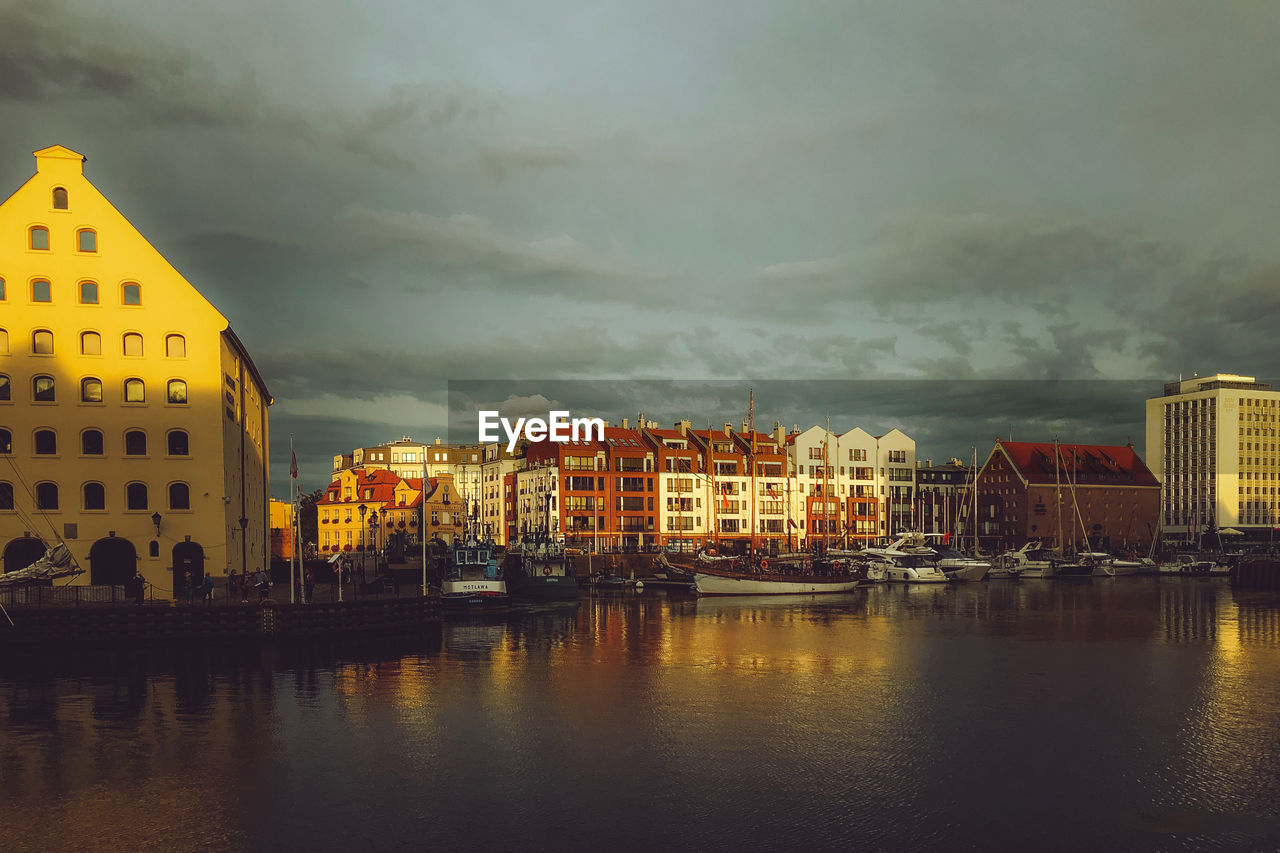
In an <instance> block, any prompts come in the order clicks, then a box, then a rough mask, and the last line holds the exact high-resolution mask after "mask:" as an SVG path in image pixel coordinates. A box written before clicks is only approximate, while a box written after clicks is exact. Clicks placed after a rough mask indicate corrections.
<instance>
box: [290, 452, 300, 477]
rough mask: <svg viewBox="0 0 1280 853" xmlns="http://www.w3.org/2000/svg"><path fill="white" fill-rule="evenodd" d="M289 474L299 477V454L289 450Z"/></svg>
mask: <svg viewBox="0 0 1280 853" xmlns="http://www.w3.org/2000/svg"><path fill="white" fill-rule="evenodd" d="M289 476H290V477H292V478H293V479H295V480H296V479H298V454H296V453H294V452H293V451H292V450H290V451H289Z"/></svg>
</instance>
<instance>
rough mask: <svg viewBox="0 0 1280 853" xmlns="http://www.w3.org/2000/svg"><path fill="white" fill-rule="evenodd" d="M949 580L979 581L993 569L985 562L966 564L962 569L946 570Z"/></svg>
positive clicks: (960, 581)
mask: <svg viewBox="0 0 1280 853" xmlns="http://www.w3.org/2000/svg"><path fill="white" fill-rule="evenodd" d="M943 571H944V572H946V575H947V580H949V581H953V582H957V583H966V582H967V583H977V582H978V581H981V580H983V579H984V578H986V576H987V574H988V573H989V572H990V571H991V567H990V566H988V565H985V564H979V565H973V566H965V567H963V568H960V569H953V570H950V571H948V570H946V569H943Z"/></svg>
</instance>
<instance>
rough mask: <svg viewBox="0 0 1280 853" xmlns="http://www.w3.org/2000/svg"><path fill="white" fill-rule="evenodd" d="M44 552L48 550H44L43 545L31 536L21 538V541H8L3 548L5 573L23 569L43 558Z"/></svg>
mask: <svg viewBox="0 0 1280 853" xmlns="http://www.w3.org/2000/svg"><path fill="white" fill-rule="evenodd" d="M46 550H48V549H46V548H45V544H44V543H43V542H41V541H40V540H39V539H36V538H35V537H33V536H23V537H22V538H21V539H14V540H12V541H10V542H9V544H8V545H6V546H4V570H5V572H16V571H18V570H19V569H25V568H26V567H27V566H29V565H31V564H32V563H34V562H35V561H36V560H38V559H40V558H41V557H43V556H44V552H45V551H46Z"/></svg>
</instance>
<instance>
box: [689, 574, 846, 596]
mask: <svg viewBox="0 0 1280 853" xmlns="http://www.w3.org/2000/svg"><path fill="white" fill-rule="evenodd" d="M861 582H862V581H861V580H860V579H858V578H831V579H828V578H804V577H797V578H791V579H788V578H769V577H752V576H749V575H727V574H726V575H720V574H714V575H713V574H708V573H706V572H697V573H696V574H695V575H694V588H695V589H696V590H697V591H698V594H699V595H813V594H818V593H834V592H849V591H851V590H853V589H856V588H857V587H858V585H859V584H860V583H861Z"/></svg>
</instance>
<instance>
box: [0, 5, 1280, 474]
mask: <svg viewBox="0 0 1280 853" xmlns="http://www.w3.org/2000/svg"><path fill="white" fill-rule="evenodd" d="M1277 33H1280V8H1277V7H1276V5H1275V4H1274V3H1265V2H1238V3H1232V4H1229V5H1227V6H1222V5H1216V4H1205V3H1203V2H1200V0H1170V1H1169V2H1159V3H1157V2H1145V0H1138V1H1137V2H1132V3H1124V4H1116V3H1114V2H1109V0H1080V2H1074V3H1069V4H1064V3H1050V2H1026V3H1019V4H1008V3H996V2H991V1H990V0H968V2H964V3H955V2H944V0H903V2H897V3H883V2H849V3H841V4H830V3H818V2H800V3H770V2H750V3H746V4H737V5H734V6H733V7H731V8H730V7H728V6H724V5H720V4H703V5H699V6H694V7H691V6H689V5H688V4H684V3H675V2H666V0H655V2H650V3H633V4H608V3H606V4H591V5H588V6H583V5H582V4H570V3H562V2H558V1H557V0H552V2H548V3H542V4H537V5H536V6H530V5H529V4H527V3H518V2H514V0H496V2H492V3H484V4H466V3H455V2H443V3H437V4H432V5H430V6H423V5H421V4H412V3H387V4H382V5H381V6H379V7H378V9H377V14H369V12H368V10H367V9H365V8H363V7H358V6H354V5H341V4H326V5H324V6H323V7H317V6H315V5H314V4H308V3H303V2H301V0H285V2H281V3H275V4H271V5H270V6H268V7H262V6H260V5H254V6H250V5H249V4H246V3H243V2H240V0H230V2H229V4H220V5H219V6H217V7H216V8H214V7H209V8H205V7H194V6H189V5H187V4H176V5H173V4H171V5H169V6H165V5H161V6H157V5H156V4H153V3H144V2H142V0H107V2H103V3H97V4H93V6H92V7H91V8H90V7H85V6H83V4H72V3H69V2H56V0H55V2H52V3H46V4H40V5H39V6H32V5H31V4H19V3H16V2H12V0H0V106H2V107H3V109H4V115H5V131H6V132H5V139H6V140H7V144H8V146H9V148H8V151H7V152H6V153H5V156H4V157H3V158H0V185H7V186H9V187H16V186H18V185H19V184H20V183H21V182H22V181H24V180H25V179H26V178H27V177H28V176H29V175H30V174H31V172H32V170H33V168H34V163H33V161H31V160H29V159H27V158H28V153H29V152H31V151H34V150H36V149H38V148H42V147H44V146H46V145H50V144H55V143H56V144H63V145H67V146H69V147H71V148H74V149H76V150H78V151H81V152H82V153H84V154H85V155H86V156H87V157H88V164H87V174H88V176H89V178H90V179H91V180H92V181H94V183H95V184H96V185H97V186H98V187H100V188H101V189H102V190H103V191H104V193H106V195H107V196H108V197H109V198H110V199H111V200H112V201H113V203H115V204H116V206H117V207H118V208H120V210H121V211H122V212H123V213H124V214H125V215H126V216H127V217H129V218H130V220H131V221H132V222H134V224H135V225H137V226H138V227H139V229H140V230H141V231H142V232H143V233H144V234H145V235H146V236H147V237H148V238H149V239H150V240H151V241H152V243H153V244H154V245H156V246H157V247H158V248H159V249H160V250H161V252H163V253H164V254H165V255H166V257H168V258H169V260H170V261H171V262H173V263H174V265H175V266H176V267H177V268H178V269H179V270H180V271H181V272H183V273H184V275H186V276H187V277H188V278H189V279H190V280H191V281H192V282H193V284H195V285H196V286H197V287H198V288H200V290H201V291H202V292H203V293H204V294H205V295H206V296H207V297H208V298H209V299H210V300H211V301H212V302H213V303H214V304H215V305H216V306H217V307H218V308H219V309H220V310H221V311H222V312H223V313H224V314H225V315H226V316H227V317H228V318H230V320H231V322H232V324H233V325H234V327H235V328H236V331H237V333H238V334H239V335H240V336H241V338H242V339H243V340H244V341H245V342H246V344H247V345H248V347H249V348H250V350H251V352H253V354H254V356H255V359H256V361H257V362H258V364H259V366H260V368H261V369H262V372H263V373H264V375H265V377H266V379H267V382H268V384H269V385H270V386H271V388H272V390H273V392H274V393H275V394H276V397H277V400H278V405H279V408H278V410H277V412H276V415H275V418H274V420H273V459H274V460H276V461H279V460H280V459H281V458H282V455H283V457H284V458H287V450H282V448H285V447H287V437H288V435H289V433H293V434H294V436H295V441H296V443H297V445H298V447H299V458H300V459H301V460H302V461H303V466H304V472H305V476H307V477H310V478H311V479H321V478H323V477H324V476H325V474H326V472H327V470H328V466H329V459H330V458H331V457H332V455H333V454H335V453H338V452H341V451H342V450H344V449H346V450H349V449H350V446H349V445H354V444H359V443H366V442H374V441H380V440H384V439H386V438H388V437H395V436H397V435H400V434H412V435H415V436H417V437H428V436H434V435H436V434H441V433H443V432H445V431H446V430H447V427H448V424H447V423H446V421H445V419H444V414H443V413H444V412H445V411H446V410H447V398H448V387H449V382H450V380H461V379H504V380H507V379H525V380H528V381H530V382H535V383H536V382H546V383H550V382H552V381H554V380H557V379H566V378H573V379H584V380H586V379H604V378H609V379H686V380H707V381H714V380H725V379H732V380H742V381H744V382H764V381H770V380H773V381H777V382H778V383H779V384H777V385H773V386H769V387H768V388H767V389H764V390H765V391H766V392H767V393H764V394H762V395H760V396H761V397H762V399H763V400H764V402H765V405H766V408H767V410H768V411H769V412H770V415H769V418H770V422H771V420H772V418H775V417H776V418H777V419H780V420H782V421H783V422H785V423H787V424H788V425H790V424H791V423H793V422H799V423H800V424H801V425H804V423H805V422H806V421H811V420H813V419H815V418H818V417H821V416H825V415H823V412H825V411H828V410H831V409H836V408H838V407H837V406H836V405H835V402H833V401H831V400H829V399H828V398H827V396H824V395H826V394H827V393H828V392H827V391H824V390H822V387H823V386H816V385H813V384H812V383H814V382H825V381H832V380H835V381H846V380H882V381H885V382H897V383H908V384H909V383H912V382H922V381H927V380H937V381H939V382H941V383H943V384H942V385H934V384H930V385H928V386H924V385H921V386H918V391H917V392H915V393H912V392H909V391H905V392H903V393H902V394H901V395H899V398H898V400H897V402H893V401H890V402H887V403H886V404H885V406H887V407H890V408H891V407H892V406H894V405H896V406H897V407H898V411H899V412H900V414H899V415H897V416H894V415H892V413H891V412H889V409H888V408H878V409H877V410H876V411H877V413H878V414H876V415H875V417H876V418H879V419H880V421H883V422H884V423H889V422H894V423H895V425H897V423H898V422H900V424H901V425H902V426H903V428H905V429H906V430H907V431H908V432H911V433H912V434H914V435H916V436H917V438H918V439H920V441H921V442H922V450H923V452H926V453H928V454H929V455H932V456H934V457H935V458H937V457H944V456H948V455H953V454H956V455H963V454H964V452H966V451H967V450H968V448H969V447H971V445H972V444H973V442H974V441H976V438H974V437H973V436H980V435H985V434H988V433H990V434H1007V433H1008V430H1009V429H1010V427H1012V428H1013V431H1014V434H1015V437H1016V436H1017V435H1019V434H1022V431H1023V429H1034V430H1036V431H1038V432H1044V431H1061V434H1062V436H1063V437H1064V438H1079V437H1080V436H1082V435H1085V434H1088V435H1090V436H1097V437H1098V439H1099V440H1103V439H1105V438H1108V437H1109V438H1110V440H1112V441H1116V442H1122V441H1123V440H1125V439H1126V438H1128V437H1131V433H1132V432H1133V424H1134V423H1136V422H1138V421H1140V419H1141V411H1142V397H1143V396H1144V395H1145V394H1148V393H1157V392H1158V390H1159V387H1160V382H1161V381H1163V380H1167V379H1170V378H1173V377H1175V376H1177V375H1178V374H1179V373H1185V374H1188V375H1189V374H1190V373H1192V372H1200V373H1207V372H1216V371H1229V372H1238V373H1245V374H1252V375H1257V376H1259V377H1266V376H1275V375H1280V354H1278V353H1277V350H1276V348H1275V347H1273V346H1271V345H1270V340H1271V336H1272V329H1271V326H1272V323H1271V319H1270V318H1271V317H1272V316H1273V315H1274V313H1275V311H1274V309H1277V308H1280V304H1278V303H1277V300H1278V299H1280V297H1278V296H1277V293H1280V272H1278V271H1280V250H1278V249H1277V248H1276V246H1277V243H1276V240H1275V235H1274V228H1275V223H1276V222H1278V221H1280V194H1277V193H1276V192H1275V191H1274V187H1275V186H1276V185H1277V183H1280V181H1278V180H1277V179H1278V178H1280V160H1277V158H1276V157H1275V151H1276V150H1280V101H1278V100H1277V99H1276V98H1275V97H1274V93H1273V91H1272V90H1273V88H1274V87H1273V83H1272V81H1274V80H1276V79H1280V50H1276V49H1275V44H1276V38H1277ZM1012 380H1019V386H1020V385H1021V381H1022V380H1026V381H1029V382H1031V383H1033V384H1034V383H1035V382H1053V381H1069V380H1087V381H1092V382H1099V383H1103V384H1104V385H1103V386H1100V387H1106V388H1110V389H1113V390H1111V391H1100V392H1099V394H1098V398H1099V399H1100V400H1105V402H1106V404H1105V405H1103V406H1096V407H1095V406H1086V405H1084V403H1083V402H1082V403H1081V404H1080V406H1077V407H1075V408H1073V409H1069V410H1068V414H1067V415H1065V416H1064V417H1065V418H1066V420H1062V419H1061V418H1059V417H1058V416H1057V415H1056V414H1051V413H1050V409H1051V408H1052V407H1051V403H1052V397H1048V398H1046V397H1042V396H1039V395H1033V397H1032V399H1034V400H1035V401H1037V404H1038V405H1039V406H1040V408H1039V409H1036V408H1034V407H1033V408H1028V407H1027V406H1025V405H1023V404H1022V403H1021V402H1020V401H1021V400H1022V399H1023V398H1022V397H1019V396H1018V395H1006V394H1002V393H1000V392H999V391H998V390H996V389H998V387H999V384H998V383H999V381H1012ZM986 381H990V382H992V383H995V384H991V385H983V384H968V383H969V382H976V383H982V382H986ZM1130 381H1133V382H1134V384H1133V385H1131V386H1130V385H1126V384H1125V383H1128V382H1130ZM947 382H955V383H959V385H960V387H966V388H968V389H969V391H970V393H954V394H953V393H947V392H946V385H945V383H947ZM1106 383H1119V384H1106ZM980 387H981V388H985V389H987V391H986V392H984V394H975V393H973V392H974V390H975V389H977V388H980ZM1027 387H1030V386H1027ZM1117 388H1127V389H1128V391H1127V392H1126V393H1129V394H1131V395H1132V399H1128V398H1127V397H1125V398H1123V399H1122V398H1121V397H1120V396H1118V395H1117V392H1116V391H1115V390H1114V389H1117ZM1142 389H1147V390H1145V391H1144V390H1142ZM668 390H670V389H668ZM738 390H740V389H738ZM738 390H735V391H734V392H733V399H734V400H737V397H738V396H739V395H738ZM926 392H927V393H926ZM521 393H522V394H523V395H524V396H529V397H533V396H536V395H538V394H542V395H543V396H544V397H546V398H547V399H554V397H555V395H554V394H553V393H551V392H550V391H539V390H538V389H537V388H532V387H525V388H524V389H523V391H522V392H521ZM637 393H638V392H636V391H635V389H631V390H630V391H628V389H627V388H626V386H618V387H617V388H616V389H615V391H614V392H611V393H605V394H600V395H598V397H599V399H595V398H593V399H592V401H591V405H593V406H598V407H599V409H598V411H599V412H600V413H601V414H602V415H603V416H605V417H608V418H609V419H611V420H615V421H617V420H620V419H621V417H623V416H630V415H631V414H633V412H632V409H638V408H640V407H641V406H647V407H648V408H646V409H645V411H646V414H648V412H649V411H650V410H652V411H653V412H655V413H657V412H658V411H659V410H660V409H661V410H662V413H663V415H666V416H667V417H664V418H663V420H669V419H671V418H674V417H678V416H681V415H687V416H688V417H690V418H692V419H693V420H694V421H695V422H699V421H702V420H708V419H710V420H719V419H720V418H727V419H729V420H740V417H729V412H730V411H732V410H734V406H736V407H737V408H738V409H741V407H742V406H741V403H732V404H730V402H729V401H728V400H725V401H719V402H718V401H717V399H718V398H715V395H711V396H705V395H704V396H699V395H696V394H690V393H686V392H683V391H682V392H680V393H679V394H676V393H675V392H671V396H669V397H667V398H663V397H662V396H661V395H658V396H657V397H656V400H657V404H655V403H654V402H652V401H646V400H643V399H630V398H632V397H635V396H636V394H637ZM726 393H728V392H726ZM806 394H808V395H810V396H805V395H806ZM641 396H643V395H641ZM917 399H919V400H923V401H925V404H922V405H921V406H916V405H912V404H909V403H908V402H906V401H908V400H911V401H914V400H917ZM669 402H670V403H674V402H681V403H683V404H685V405H686V406H687V407H688V410H686V411H683V412H681V411H676V408H677V407H676V406H674V405H672V406H666V404H667V403H669ZM836 402H838V401H836ZM698 406H702V407H704V408H705V409H706V411H703V410H697V407H698ZM610 407H613V408H610ZM1082 407H1083V408H1082ZM614 409H616V411H615V410H614ZM1055 411H1056V410H1055ZM1071 412H1075V414H1074V415H1071ZM1117 412H1119V413H1120V414H1116V413H1117ZM437 413H440V414H439V417H440V420H438V421H435V422H431V419H432V418H435V417H437ZM864 414H865V413H864ZM841 416H842V417H845V416H847V417H848V418H850V419H856V418H858V417H860V415H859V412H858V410H857V408H856V407H852V406H844V407H843V408H842V409H841ZM895 418H896V421H895ZM1072 418H1074V420H1073V419H1072ZM854 422H856V420H855V421H854ZM878 422H879V421H878ZM967 423H972V427H969V426H964V424H967ZM949 424H950V425H951V427H950V428H949V426H948V425H949ZM1000 424H1003V426H1000ZM849 425H850V426H851V425H853V423H852V422H851V423H850V424H849ZM1024 425H1025V426H1024ZM1099 433H1106V435H1099ZM1121 433H1123V434H1121ZM335 445H341V446H335ZM926 445H927V447H926ZM277 473H278V476H277V477H276V482H277V483H281V482H283V480H284V477H283V476H281V475H279V472H277Z"/></svg>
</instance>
